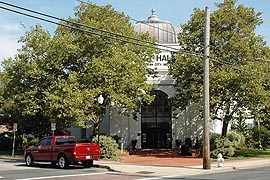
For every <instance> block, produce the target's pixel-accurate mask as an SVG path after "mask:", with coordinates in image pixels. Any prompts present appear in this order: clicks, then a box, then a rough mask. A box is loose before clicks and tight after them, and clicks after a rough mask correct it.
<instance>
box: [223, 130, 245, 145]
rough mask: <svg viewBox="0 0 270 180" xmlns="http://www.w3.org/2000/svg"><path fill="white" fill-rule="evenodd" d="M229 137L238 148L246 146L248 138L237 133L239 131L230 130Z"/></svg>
mask: <svg viewBox="0 0 270 180" xmlns="http://www.w3.org/2000/svg"><path fill="white" fill-rule="evenodd" d="M227 138H228V140H229V141H231V142H232V143H233V147H234V148H236V149H238V148H244V147H245V142H246V138H245V136H244V135H242V134H240V133H237V132H232V131H230V132H228V134H227Z"/></svg>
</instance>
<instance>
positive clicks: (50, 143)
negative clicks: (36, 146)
mask: <svg viewBox="0 0 270 180" xmlns="http://www.w3.org/2000/svg"><path fill="white" fill-rule="evenodd" d="M51 145H52V137H50V138H48V139H47V142H46V144H45V146H51Z"/></svg>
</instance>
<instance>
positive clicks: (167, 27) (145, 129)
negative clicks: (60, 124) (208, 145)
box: [71, 10, 203, 149]
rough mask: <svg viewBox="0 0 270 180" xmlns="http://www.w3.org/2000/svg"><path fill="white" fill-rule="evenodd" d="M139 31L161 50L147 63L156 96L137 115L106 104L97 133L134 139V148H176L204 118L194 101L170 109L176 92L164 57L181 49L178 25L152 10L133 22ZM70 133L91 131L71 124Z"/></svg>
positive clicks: (127, 141)
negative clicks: (145, 17) (171, 100)
mask: <svg viewBox="0 0 270 180" xmlns="http://www.w3.org/2000/svg"><path fill="white" fill-rule="evenodd" d="M134 30H135V31H136V32H138V33H146V32H148V33H149V35H150V36H151V37H153V38H155V39H156V41H157V47H159V48H160V53H159V54H156V55H155V57H154V59H153V61H152V62H151V63H149V64H148V66H149V68H152V69H154V70H155V72H156V73H157V77H155V78H153V77H148V78H147V83H150V84H153V85H154V91H153V92H152V94H153V95H155V100H154V101H153V102H152V103H151V104H150V105H144V106H143V107H142V108H141V109H140V111H139V112H137V114H136V116H137V118H136V119H134V117H133V116H132V115H130V116H124V115H121V114H120V113H119V112H120V111H121V109H118V108H116V107H107V108H106V115H105V117H104V120H103V121H102V122H101V124H100V134H104V135H108V136H117V137H119V139H120V140H119V142H118V143H119V144H121V145H122V147H123V148H130V147H131V142H132V141H135V142H137V144H136V148H137V149H146V148H147V149H156V148H175V147H176V144H177V143H179V142H180V141H181V142H182V143H184V142H185V140H186V139H187V138H188V139H191V140H192V141H193V142H194V141H195V139H196V138H197V137H199V138H201V136H202V129H203V120H202V119H201V118H200V116H199V108H198V106H197V105H194V104H193V105H190V106H188V107H186V109H185V110H184V111H180V110H177V109H176V110H173V109H172V107H171V106H170V103H169V102H168V99H169V98H170V97H173V96H175V93H176V91H175V88H174V80H173V78H172V77H171V76H170V75H168V66H167V61H168V60H169V59H170V58H171V54H172V52H176V51H178V50H179V49H180V46H179V43H178V38H177V36H178V34H179V33H181V32H182V30H181V28H180V27H178V26H176V25H173V24H172V23H170V22H168V21H164V20H160V19H159V18H158V16H156V15H155V11H154V10H152V15H151V16H150V17H148V19H147V20H142V21H138V22H137V23H136V24H135V25H134ZM71 132H72V134H73V135H76V136H78V138H79V139H84V138H86V139H87V138H89V136H90V134H91V133H92V131H91V130H88V129H80V128H76V127H72V128H71Z"/></svg>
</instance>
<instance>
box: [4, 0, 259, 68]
mask: <svg viewBox="0 0 270 180" xmlns="http://www.w3.org/2000/svg"><path fill="white" fill-rule="evenodd" d="M77 1H80V0H77ZM0 3H2V4H5V5H8V6H12V7H15V8H18V9H22V10H25V11H29V12H31V13H36V14H39V15H42V16H45V17H49V18H52V19H56V20H59V21H62V22H66V23H68V24H74V25H79V26H81V27H86V28H90V29H93V30H97V31H101V32H104V33H109V34H112V35H116V36H121V37H124V38H128V39H133V40H136V41H140V42H144V43H148V44H152V45H154V46H149V45H147V44H141V43H137V42H133V41H129V40H126V39H121V38H118V37H113V36H109V35H105V34H101V33H98V32H93V31H90V30H86V29H82V28H79V27H76V26H72V25H68V24H63V23H59V22H55V21H51V20H48V19H44V18H41V17H37V16H34V15H31V14H27V13H23V12H20V11H16V10H13V9H10V8H6V7H2V6H0V8H2V9H4V10H7V11H11V12H14V13H17V14H20V15H24V16H28V17H31V18H34V19H38V20H42V21H45V22H48V23H52V24H56V25H59V26H64V27H67V28H71V29H76V30H79V31H83V32H86V33H90V34H95V35H98V36H103V37H106V38H111V39H114V40H119V41H122V42H126V43H131V44H134V45H138V46H144V47H148V48H154V49H158V50H165V51H169V52H176V51H177V53H180V52H182V53H186V54H189V55H191V56H198V57H203V54H201V53H196V52H191V51H186V50H183V49H176V48H173V47H169V46H164V45H161V44H157V43H153V42H149V41H145V40H140V39H137V38H134V37H130V36H125V35H121V34H117V33H114V32H110V31H106V30H103V29H99V28H95V27H92V26H87V25H85V24H81V23H76V22H72V21H68V20H64V19H62V18H58V17H55V16H51V15H48V14H45V13H41V12H37V11H34V10H30V9H27V8H23V7H20V6H16V5H12V4H9V3H6V2H3V1H0ZM157 46H160V47H165V48H170V49H174V50H175V51H172V50H170V49H162V48H160V47H157ZM209 58H211V60H212V61H214V62H217V63H219V64H223V65H224V64H226V65H230V66H231V67H232V68H234V69H236V70H240V71H241V68H237V67H235V66H233V65H232V64H231V63H228V62H226V61H223V62H221V61H219V60H217V59H218V58H217V57H209ZM242 70H243V69H242ZM255 73H258V72H255Z"/></svg>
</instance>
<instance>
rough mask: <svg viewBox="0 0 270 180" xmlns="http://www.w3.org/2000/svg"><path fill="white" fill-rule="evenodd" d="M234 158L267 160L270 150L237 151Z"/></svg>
mask: <svg viewBox="0 0 270 180" xmlns="http://www.w3.org/2000/svg"><path fill="white" fill-rule="evenodd" d="M234 156H235V157H256V158H269V157H270V150H269V149H268V150H261V149H238V150H235V154H234Z"/></svg>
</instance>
